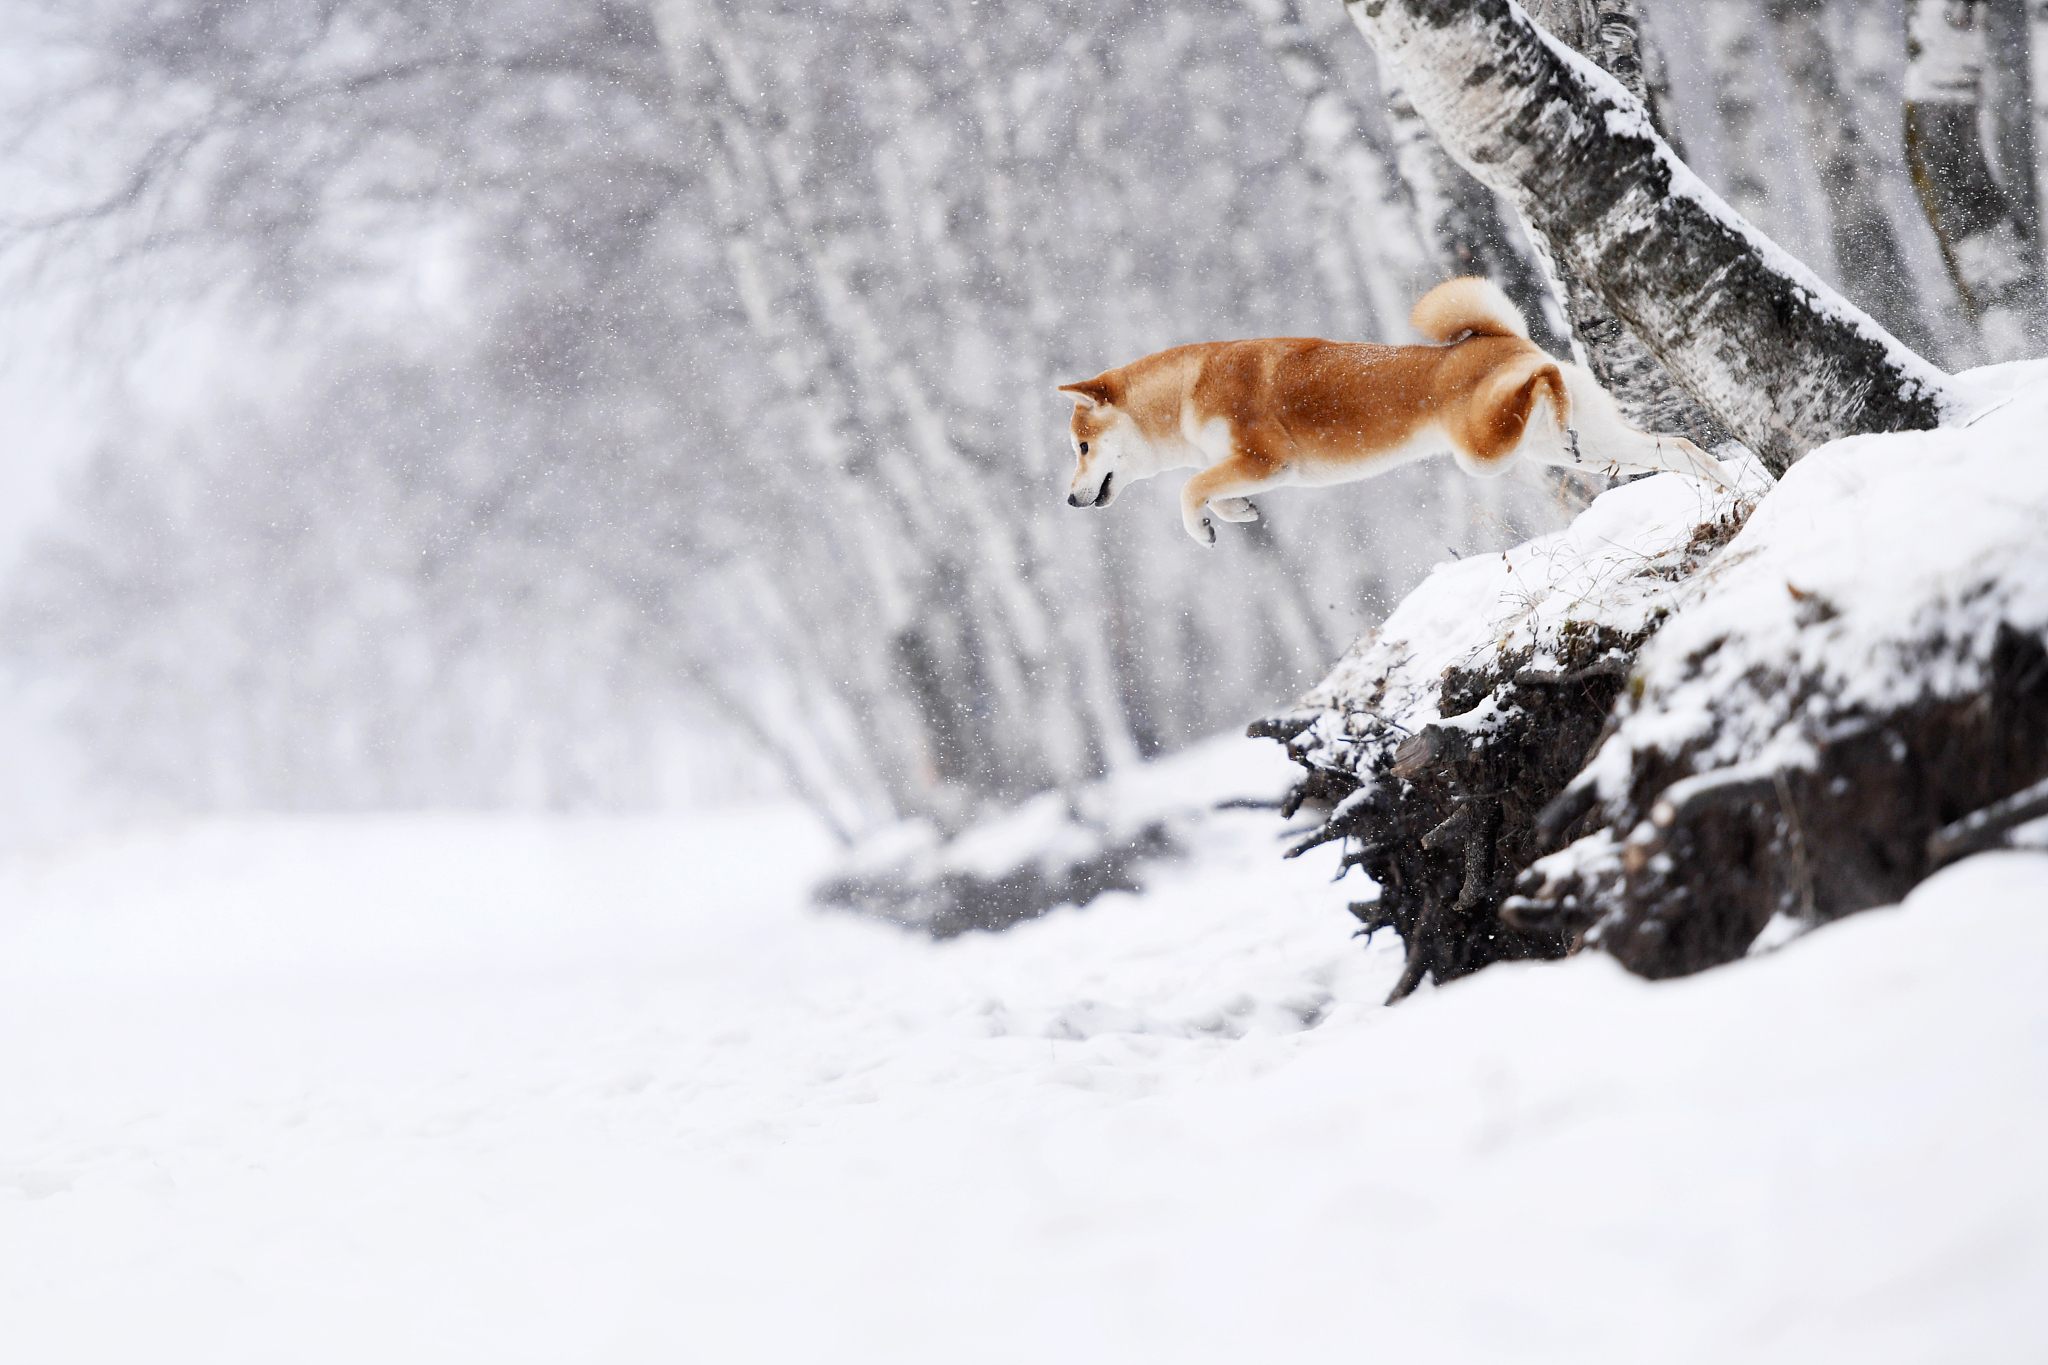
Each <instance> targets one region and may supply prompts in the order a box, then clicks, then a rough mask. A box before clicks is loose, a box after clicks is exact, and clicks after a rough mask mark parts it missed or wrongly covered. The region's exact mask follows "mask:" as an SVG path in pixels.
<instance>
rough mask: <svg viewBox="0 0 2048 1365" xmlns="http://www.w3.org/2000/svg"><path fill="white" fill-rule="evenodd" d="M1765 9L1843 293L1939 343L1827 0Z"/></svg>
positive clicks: (1897, 330) (1896, 329)
mask: <svg viewBox="0 0 2048 1365" xmlns="http://www.w3.org/2000/svg"><path fill="white" fill-rule="evenodd" d="M1766 13H1767V14H1768V16H1769V18H1770V21H1771V25H1772V29H1773V31H1774V32H1775V35H1776V37H1777V45H1778V59H1779V61H1780V62H1781V63H1782V64H1783V66H1784V70H1785V76H1786V80H1787V83H1788V84H1789V85H1790V86H1791V89H1792V94H1793V98H1794V101H1795V102H1796V104H1797V106H1798V111H1799V126H1800V129H1801V131H1802V132H1803V133H1804V134H1805V137H1806V144H1807V146H1808V148H1809V149H1810V150H1811V151H1812V153H1813V159H1814V164H1815V166H1816V168H1817V169H1818V171H1819V173H1820V183H1821V190H1822V193H1823V194H1824V195H1825V196H1826V199H1827V203H1828V227H1829V237H1830V243H1831V245H1832V247H1833V249H1834V258H1835V276H1836V278H1837V279H1839V280H1841V282H1842V289H1843V292H1845V293H1846V294H1848V295H1849V297H1850V298H1852V299H1854V300H1855V301H1856V302H1857V303H1859V304H1861V305H1862V306H1863V307H1865V308H1867V309H1869V310H1870V314H1871V316H1872V317H1874V318H1876V319H1877V320H1878V321H1879V322H1880V323H1882V324H1884V326H1885V328H1886V329H1887V330H1889V331H1890V332H1891V333H1892V335H1893V336H1896V337H1897V338H1899V340H1901V341H1903V342H1905V343H1906V344H1907V345H1908V346H1911V347H1912V348H1913V349H1914V350H1916V351H1925V350H1927V349H1928V348H1930V347H1932V346H1933V344H1934V337H1933V333H1932V332H1931V331H1930V330H1929V329H1928V326H1927V323H1926V321H1925V319H1924V318H1922V317H1921V314H1920V298H1919V292H1918V290H1916V289H1915V288H1914V285H1913V277H1912V274H1911V273H1910V272H1909V271H1908V270H1907V268H1906V258H1905V253H1904V252H1903V251H1901V250H1900V247H1899V238H1898V234H1897V233H1896V232H1895V231H1894V230H1893V228H1892V222H1891V218H1890V216H1889V215H1888V214H1887V213H1886V212H1885V206H1884V189H1883V185H1882V180H1881V173H1880V171H1879V168H1878V164H1877V160H1876V158H1875V157H1873V156H1872V155H1871V153H1870V149H1869V147H1868V145H1867V144H1866V143H1865V142H1864V141H1863V139H1862V137H1861V136H1860V135H1859V134H1858V132H1857V130H1856V124H1857V119H1856V111H1855V108H1854V106H1853V105H1852V103H1851V101H1850V98H1849V93H1848V91H1847V90H1845V89H1844V88H1843V86H1842V82H1841V81H1840V79H1839V78H1838V77H1837V75H1836V62H1835V54H1834V50H1833V49H1832V48H1831V47H1830V46H1829V43H1828V36H1827V31H1826V28H1825V25H1824V22H1823V21H1824V20H1825V18H1826V5H1825V3H1824V0H1766ZM1730 202H1731V203H1734V205H1735V207H1736V208H1737V209H1738V210H1740V209H1741V205H1740V203H1737V202H1736V201H1734V200H1733V199H1732V198H1731V200H1730Z"/></svg>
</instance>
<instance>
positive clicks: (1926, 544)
mask: <svg viewBox="0 0 2048 1365" xmlns="http://www.w3.org/2000/svg"><path fill="white" fill-rule="evenodd" d="M1958 387H1959V389H1961V390H1962V391H1963V392H1964V393H1965V394H1969V395H1971V396H1972V397H1977V401H1978V403H1979V405H1980V406H1989V405H1990V404H1995V406H1990V410H1989V411H1986V412H1984V413H1983V415H1981V416H1980V417H1978V418H1977V419H1976V420H1974V421H1973V422H1971V423H1970V424H1969V425H1967V426H1963V427H1949V428H1943V429H1940V430H1936V431H1908V432H1893V433H1889V434H1886V435H1882V436H1853V437H1849V438H1848V439H1845V440H1841V441H1836V442H1833V443H1831V444H1829V445H1827V446H1823V447H1822V448H1821V449H1819V450H1816V451H1814V452H1813V453H1812V454H1811V455H1809V456H1807V457H1806V458H1805V459H1804V460H1801V461H1800V462H1799V463H1798V464H1796V465H1794V466H1793V467H1792V469H1791V470H1790V471H1789V472H1787V474H1786V475H1785V477H1784V479H1783V480H1782V481H1781V482H1780V483H1779V484H1778V486H1777V488H1776V489H1774V490H1773V491H1772V492H1771V494H1770V496H1769V497H1767V498H1765V499H1764V500H1763V502H1762V503H1761V504H1760V505H1759V506H1758V508H1757V510H1756V515H1755V516H1753V517H1752V518H1750V520H1749V523H1748V525H1746V526H1745V527H1744V528H1743V529H1742V531H1741V533H1740V534H1738V535H1737V536H1736V537H1735V538H1734V540H1732V541H1731V542H1730V543H1729V545H1728V547H1727V549H1726V550H1725V551H1724V552H1723V553H1721V554H1720V555H1719V556H1718V557H1717V558H1716V559H1715V561H1714V563H1713V565H1712V566H1711V567H1710V568H1709V569H1708V570H1707V571H1706V573H1705V574H1703V575H1702V577H1701V579H1700V580H1699V582H1698V584H1697V589H1696V591H1695V594H1694V595H1695V596H1696V597H1697V599H1698V600H1697V601H1696V603H1695V604H1693V605H1691V606H1689V607H1688V609H1687V610H1685V611H1684V612H1682V613H1680V614H1678V615H1676V616H1675V617H1674V618H1673V619H1672V620H1671V621H1670V622H1669V623H1668V624H1667V625H1666V626H1665V628H1664V629H1663V630H1662V631H1660V632H1659V633H1658V635H1657V637H1656V638H1655V639H1654V640H1652V641H1651V642H1650V643H1649V644H1648V645H1647V646H1645V648H1644V650H1643V652H1642V655H1641V658H1640V660H1639V661H1638V665H1637V673H1638V675H1639V677H1640V678H1641V680H1642V686H1641V687H1640V688H1632V689H1631V690H1630V693H1629V695H1628V697H1627V698H1626V699H1624V700H1623V701H1622V702H1621V703H1620V704H1619V707H1618V709H1617V719H1618V722H1619V723H1618V728H1617V729H1616V731H1615V733H1614V734H1613V735H1612V736H1611V737H1610V738H1609V739H1608V740H1607V742H1606V743H1605V744H1604V745H1603V746H1602V747H1601V749H1600V751H1599V754H1598V755H1597V756H1596V757H1595V759H1594V760H1593V763H1592V764H1591V765H1590V767H1589V768H1588V770H1587V777H1586V780H1587V781H1589V782H1593V783H1596V784H1597V785H1598V789H1599V791H1600V794H1601V795H1602V796H1603V797H1605V798H1609V799H1615V798H1619V797H1621V796H1622V795H1623V794H1624V793H1625V791H1626V789H1627V787H1628V785H1629V783H1630V779H1631V775H1632V773H1633V771H1634V768H1635V765H1636V763H1637V761H1638V756H1639V755H1641V754H1643V753H1644V752H1645V751H1651V750H1654V751H1656V752H1658V753H1660V754H1662V755H1665V756H1667V757H1674V758H1675V757H1677V756H1680V755H1685V756H1686V757H1687V758H1688V759H1689V760H1690V761H1691V763H1692V764H1693V765H1694V766H1695V767H1697V768H1699V769H1700V770H1702V772H1703V773H1704V772H1706V771H1707V770H1714V771H1713V774H1712V776H1711V777H1708V778H1706V779H1705V780H1713V781H1726V780H1729V778H1730V775H1731V774H1736V773H1741V772H1743V771H1744V770H1745V768H1746V769H1747V770H1749V771H1762V772H1770V771H1775V770H1778V769H1782V768H1785V767H1788V766H1798V767H1811V766H1812V765H1813V762H1814V756H1815V755H1816V754H1817V753H1818V751H1819V749H1820V748H1821V747H1822V746H1823V745H1824V744H1825V743H1827V742H1828V741H1829V739H1830V738H1832V737H1837V736H1838V734H1839V731H1840V728H1841V727H1842V726H1843V725H1844V724H1854V723H1856V722H1857V721H1859V720H1863V719H1866V718H1868V717H1872V716H1880V715H1884V714H1888V713H1891V712H1895V711H1900V710H1904V709H1906V708H1908V707H1911V706H1914V705H1916V704H1919V703H1922V702H1925V701H1927V700H1930V699H1940V698H1952V697H1959V696H1964V695H1969V694H1974V693H1977V692H1980V691H1982V690H1983V689H1984V687H1985V685H1986V683H1987V680H1988V669H1989V667H1990V659H1991V656H1992V652H1993V644H1994V640H1995V637H1996V635H1997V633H1998V631H1999V629H2000V627H2001V626H2003V627H2005V628H2006V629H2008V630H2014V631H2018V632H2021V633H2024V634H2028V635H2037V636H2038V635H2042V634H2044V633H2048V550H2044V547H2048V361H2027V362H2021V363H2017V364H2011V365H2001V366H1996V367H1993V368H1992V369H1991V370H1988V371H1976V372H1973V373H1972V374H1970V375H1966V376H1963V377H1962V378H1961V379H1960V380H1959V381H1958ZM1978 395H1996V397H1993V398H1988V402H1987V398H1986V397H1978ZM1707 589H1711V591H1708V590H1707ZM1788 674H1794V675H1797V676H1798V677H1799V678H1800V679H1801V683H1800V685H1799V686H1797V687H1786V686H1785V685H1784V680H1785V678H1786V677H1787V675H1788ZM1696 780H1697V779H1696ZM1685 795H1686V793H1685V792H1683V791H1674V792H1669V793H1667V795H1666V799H1667V800H1673V801H1679V800H1683V799H1684V798H1685Z"/></svg>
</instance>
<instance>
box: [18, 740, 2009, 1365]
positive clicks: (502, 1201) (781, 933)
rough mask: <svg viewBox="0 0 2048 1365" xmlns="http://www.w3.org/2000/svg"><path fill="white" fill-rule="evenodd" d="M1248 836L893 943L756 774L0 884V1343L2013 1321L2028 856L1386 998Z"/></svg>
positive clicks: (990, 1351)
mask: <svg viewBox="0 0 2048 1365" xmlns="http://www.w3.org/2000/svg"><path fill="white" fill-rule="evenodd" d="M1234 747H1235V748H1236V749H1238V750H1241V751H1243V753H1244V754H1245V755H1246V756H1247V759H1248V760H1249V761H1250V762H1251V763H1252V764H1253V765H1254V766H1253V767H1251V768H1248V769H1247V770H1246V771H1247V780H1255V779H1256V777H1257V774H1258V772H1259V771H1260V770H1259V769H1258V768H1257V766H1256V765H1257V764H1258V763H1259V762H1260V761H1262V760H1264V759H1266V758H1267V757H1268V755H1267V754H1262V753H1261V750H1268V752H1269V746H1263V745H1252V744H1247V743H1244V742H1241V741H1240V742H1238V743H1237V744H1236V745H1235V746H1234ZM1272 825H1273V821H1272V818H1271V816H1270V814H1265V813H1261V812H1255V811H1252V812H1245V811H1240V812H1224V813H1221V814H1218V815H1216V816H1215V817H1214V819H1213V820H1212V821H1211V822H1210V823H1209V825H1208V826H1207V836H1206V837H1205V838H1204V839H1203V840H1202V841H1201V842H1200V843H1199V844H1197V845H1194V846H1193V847H1191V849H1190V851H1189V856H1188V857H1187V859H1186V860H1185V861H1183V862H1181V863H1178V864H1175V865H1172V866H1167V867H1161V868H1158V869H1156V870H1155V872H1154V874H1153V875H1152V876H1151V877H1150V878H1149V879H1148V885H1147V886H1146V888H1145V889H1144V890H1143V891H1142V892H1140V893H1112V894H1109V895H1106V896H1104V897H1103V898H1101V900H1099V901H1098V902H1097V904H1095V905H1094V906H1092V907H1090V908H1089V909H1087V910H1085V911H1080V910H1072V909H1069V910H1062V911H1058V912H1055V913H1052V914H1049V915H1046V916H1044V917H1043V918H1041V919H1039V920H1036V921H1034V922H1032V923H1029V924H1022V925H1019V926H1017V927H1016V928H1015V929H1013V930H1012V931H1010V932H1008V933H1004V934H970V935H965V936H962V937H959V938H956V939H953V940H951V941H948V942H943V943H940V942H933V941H931V940H929V939H927V938H924V937H922V936H918V935H913V934H904V933H901V932H898V931H897V930H895V929H894V928H892V927H890V926H887V925H882V924H877V923H875V922H873V921H870V920H865V919H862V918H859V917H856V916H850V915H837V914H821V913H818V912H816V911H815V910H813V909H811V908H810V907H809V905H808V904H807V901H806V896H805V890H804V888H805V887H806V886H807V884H808V883H809V881H810V880H811V879H812V878H813V877H815V876H816V875H817V873H818V872H819V870H820V869H821V868H822V867H823V865H824V862H825V859H826V858H827V857H828V856H829V855H830V849H829V846H828V842H829V841H828V839H827V837H826V835H825V834H824V833H823V831H822V830H821V829H819V828H818V827H817V826H816V825H815V824H814V823H812V822H811V821H810V820H809V819H808V818H807V817H806V816H805V815H804V813H803V812H802V811H800V810H792V809H785V808H757V809H748V810H736V811H732V812H728V813H721V814H718V815H699V816H692V817H664V818H658V819H640V820H622V819H595V818H580V819H572V818H565V817H556V818H526V817H517V818H514V817H495V818H485V817H458V816H445V815H436V816H403V817H400V816H394V817H376V818H355V819H339V818H337V819H290V820H244V821H213V822H207V823H203V824H198V825H191V826H183V827H175V828H169V829H163V830H155V831H141V832H138V833H135V834H133V835H130V836H126V837H122V838H117V839H104V840H94V841H85V842H80V843H77V844H75V845H72V846H70V847H67V848H61V849H56V850H53V851H50V852H48V853H46V854H44V855H41V856H38V857H34V858H27V857H17V858H12V859H6V860H0V1039H4V1045H0V1092H4V1093H5V1094H6V1096H7V1102H6V1104H5V1105H0V1341H4V1342H5V1343H6V1352H5V1354H6V1356H7V1358H8V1359H9V1360H21V1361H33V1362H37V1365H97V1363H98V1362H106V1361H126V1360H146V1361H150V1362H156V1363H158V1365H187V1363H188V1362H189V1363H191V1365H200V1363H202V1362H203V1365H257V1363H259V1362H260V1363H262V1365H270V1362H275V1361H280V1360H288V1361H291V1362H293V1363H294V1365H329V1363H330V1362H332V1363H333V1365H359V1363H360V1362H363V1361H377V1362H381V1363H382V1365H446V1362H449V1361H468V1360H478V1361H490V1362H493V1365H529V1363H531V1365H560V1362H563V1361H582V1360H594V1361H602V1362H605V1365H641V1363H642V1362H646V1363H647V1365H655V1363H656V1362H664V1363H666V1362H674V1361H679V1360H703V1361H747V1362H763V1365H773V1363H775V1362H783V1361H790V1362H797V1361H805V1362H808V1361H832V1362H843V1363H844V1365H865V1362H889V1365H923V1363H924V1362H957V1361H962V1360H971V1361H976V1362H984V1361H985V1362H989V1363H990V1365H1012V1363H1013V1362H1014V1363H1015V1365H1042V1363H1043V1362H1046V1361H1061V1362H1071V1363H1072V1365H1094V1363H1095V1362H1116V1363H1117V1365H1128V1362H1132V1361H1147V1360H1155V1359H1170V1360H1173V1361H1178V1362H1187V1363H1188V1365H1210V1363H1211V1362H1214V1363H1215V1365H1225V1363H1226V1362H1227V1363H1229V1365H1241V1362H1245V1361H1261V1360H1269V1359H1271V1360H1294V1359H1304V1360H1320V1359H1335V1358H1342V1357H1346V1356H1350V1355H1357V1354H1359V1353H1360V1352H1361V1350H1363V1353H1364V1354H1366V1355H1367V1356H1368V1357H1372V1358H1378V1357H1382V1356H1384V1357H1387V1358H1391V1359H1414V1360H1427V1361H1432V1362H1445V1365H1462V1363H1463V1362H1488V1363H1489V1365H1491V1363H1492V1362H1499V1361H1504V1360H1513V1361H1529V1362H1549V1361H1557V1362H1567V1361H1568V1362H1574V1365H1585V1363H1587V1362H1594V1363H1599V1362H1616V1365H1621V1363H1622V1362H1635V1361H1643V1360H1658V1361H1672V1362H1678V1363H1679V1365H1690V1363H1691V1362H1698V1363H1699V1365H1707V1363H1709V1362H1714V1363H1716V1365H1718V1362H1725V1361H1730V1360H1743V1361H1773V1362H1776V1361H1782V1362H1808V1361H1820V1360H1855V1361H1858V1362H1863V1363H1864V1365H1894V1363H1895V1362H1896V1363H1897V1365H1905V1363H1906V1362H1917V1361H1926V1360H1948V1359H1962V1360H1972V1361H2020V1360H2035V1359H2040V1358H2041V1357H2042V1355H2043V1353H2044V1351H2048V1333H2044V1327H2043V1321H2042V1317H2041V1314H2040V1312H2039V1309H2038V1303H2039V1298H2040V1286H2041V1284H2042V1283H2043V1280H2044V1276H2048V1181H2044V1178H2043V1175H2042V1170H2041V1161H2040V1155H2039V1154H2040V1148H2041V1139H2042V1134H2043V1133H2044V1132H2048V1088H2044V1087H2043V1086H2042V1085H2041V1084H2040V1083H2039V1082H2040V1077H2041V1076H2042V1074H2043V1069H2042V1068H2043V1060H2044V1053H2043V1040H2044V1039H2048V996H2044V994H2043V993H2042V991H2041V990H2040V989H2039V976H2040V965H2039V964H2040V963H2041V962H2042V960H2043V959H2044V958H2048V916H2044V915H2042V914H2041V907H2042V904H2043V902H2044V899H2048V857H2044V856H2041V855H2037V854H2036V855H2027V854H2017V853H2002V854H1988V855H1984V856H1982V857H1978V858H1973V859H1970V860H1969V861H1967V862H1964V863H1961V864H1959V865H1957V866H1955V867H1953V868H1951V869H1949V870H1947V871H1945V872H1943V873H1942V874H1941V875H1939V876H1937V877H1935V878H1933V879H1931V880H1929V881H1928V882H1926V883H1925V884H1924V885H1922V886H1921V887H1919V888H1918V889H1916V890H1915V891H1914V893H1913V894H1912V895H1911V896H1910V897H1909V898H1908V899H1907V901H1906V903H1905V905H1903V906H1902V907H1900V908H1899V909H1897V910H1895V911H1889V912H1880V913H1875V914H1870V915H1865V916H1861V917H1859V919H1858V920H1856V921H1854V922H1852V923H1849V924H1845V925H1843V926H1841V927H1840V928H1838V929H1836V930H1834V931H1831V932H1829V933H1826V934H1815V935H1810V936H1807V937H1805V938H1802V939H1799V940H1797V941H1796V942H1792V943H1790V944H1788V945H1787V946H1785V947H1783V948H1781V949H1779V950H1778V951H1775V952H1772V953H1769V954H1767V955H1764V956H1761V957H1758V958H1756V959H1753V960H1750V961H1747V962H1744V963H1741V964H1738V965H1736V966H1734V967H1731V968H1729V969H1727V970H1724V971H1720V972H1714V973H1710V974H1707V975H1704V976H1700V977H1695V978H1691V979H1688V980H1685V981H1679V982H1668V983H1652V982H1645V981H1642V980H1640V979H1637V978H1634V977H1631V976H1628V975H1627V974H1625V973H1623V972H1622V971H1620V970H1618V969H1617V968H1616V967H1615V965H1614V964H1613V963H1612V962H1610V961H1608V960H1606V959H1605V958H1603V957H1601V956H1600V955H1597V954H1587V955H1583V956H1581V957H1579V958H1578V959H1575V960H1573V961H1570V962H1566V963H1562V964H1555V965H1542V966H1541V967H1540V968H1534V969H1524V968H1520V967H1517V966H1514V965H1509V966H1506V967H1502V968H1497V969H1495V970H1492V971H1489V972H1486V973H1484V974H1482V975H1479V976H1476V977H1473V978H1471V979H1469V980H1466V981H1461V982H1458V983H1456V984H1454V985H1452V986H1450V987H1448V988H1445V989H1443V990H1425V991H1423V992H1422V993H1421V994H1419V995H1418V996H1417V997H1416V998H1415V999H1413V1000H1412V1001H1410V1002H1409V1003H1408V1004H1407V1005H1405V1006H1403V1007H1402V1008H1400V1009H1397V1010H1386V1009H1382V1008H1380V1007H1379V1006H1378V1004H1377V1003H1376V1002H1377V1001H1378V999H1379V998H1380V996H1382V995H1383V994H1384V993H1385V991H1386V989H1387V986H1388V984H1389V983H1390V982H1391V981H1392V980H1393V978H1394V977H1395V975H1396V974H1397V973H1398V972H1399V971H1400V969H1401V961H1400V956H1399V954H1398V953H1397V952H1395V951H1393V945H1392V944H1391V943H1390V942H1388V941H1387V940H1386V939H1384V938H1382V939H1381V940H1380V941H1378V942H1376V943H1374V944H1372V945H1370V946H1369V947H1366V948H1365V949H1364V950H1363V951H1361V948H1360V945H1359V944H1358V943H1357V942H1356V941H1355V940H1353V939H1352V938H1351V937H1350V935H1349V926H1348V924H1347V922H1346V920H1345V918H1344V916H1343V915H1342V913H1341V908H1340V907H1341V900H1342V890H1341V888H1340V887H1336V886H1332V885H1330V884H1329V881H1328V879H1329V875H1330V873H1331V871H1332V864H1333V862H1334V858H1333V857H1332V856H1331V851H1330V850H1320V851H1318V852H1316V853H1313V854H1311V855H1309V856H1306V857H1304V858H1302V859H1300V860H1297V861H1294V862H1287V863H1276V861H1275V860H1274V857H1273V853H1274V840H1273V838H1272V835H1273V829H1272ZM1986 943H1997V944H1999V945H2001V951H1998V952H1996V953H1991V954H1986V953H1985V952H1984V951H1983V949H1982V945H1983V944H1986ZM1589 1286H1593V1287H1597V1291H1596V1292H1589Z"/></svg>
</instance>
